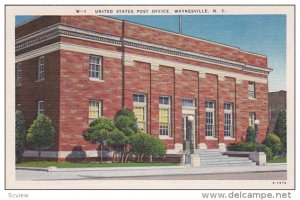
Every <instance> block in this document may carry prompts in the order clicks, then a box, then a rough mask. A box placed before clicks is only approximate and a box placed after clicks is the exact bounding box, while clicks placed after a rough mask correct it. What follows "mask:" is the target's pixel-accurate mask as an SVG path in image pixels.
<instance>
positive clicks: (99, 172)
mask: <svg viewBox="0 0 300 200" xmlns="http://www.w3.org/2000/svg"><path fill="white" fill-rule="evenodd" d="M16 169H17V174H18V171H19V173H21V172H23V173H24V171H27V173H29V174H30V171H32V172H31V173H34V171H36V172H37V171H43V174H44V173H47V177H48V178H50V179H51V177H52V175H54V176H53V178H55V179H57V178H58V179H65V178H70V175H71V176H72V177H75V176H81V175H83V174H84V175H85V176H89V177H90V178H93V177H95V178H96V177H97V178H100V177H103V178H109V177H113V178H116V177H137V176H161V175H186V174H218V173H240V172H276V171H286V170H287V166H286V164H283V163H280V164H278V163H277V164H268V165H266V166H243V167H240V166H231V167H197V168H196V167H190V166H165V167H106V168H103V167H102V168H53V167H50V168H32V167H16ZM51 174H52V175H51ZM45 175H46V174H45ZM32 178H33V177H32ZM17 179H18V178H17Z"/></svg>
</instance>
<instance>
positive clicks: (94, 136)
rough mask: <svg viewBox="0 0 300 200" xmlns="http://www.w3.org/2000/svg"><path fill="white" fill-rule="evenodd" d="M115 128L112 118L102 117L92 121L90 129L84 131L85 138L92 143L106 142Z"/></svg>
mask: <svg viewBox="0 0 300 200" xmlns="http://www.w3.org/2000/svg"><path fill="white" fill-rule="evenodd" d="M115 129H116V127H115V125H114V122H113V121H112V120H110V119H105V118H103V117H100V118H98V119H96V120H94V121H92V122H91V123H90V125H89V129H88V130H87V131H86V132H85V133H84V139H85V140H87V141H90V142H92V143H96V142H98V143H100V144H104V143H105V142H107V140H108V135H109V134H110V133H111V132H113V131H114V130H115Z"/></svg>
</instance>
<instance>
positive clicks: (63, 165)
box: [16, 161, 178, 168]
mask: <svg viewBox="0 0 300 200" xmlns="http://www.w3.org/2000/svg"><path fill="white" fill-rule="evenodd" d="M16 165H17V167H41V168H47V167H50V166H54V167H57V168H86V167H149V166H176V165H178V164H176V163H167V162H153V163H74V162H48V161H41V162H24V163H18V164H16Z"/></svg>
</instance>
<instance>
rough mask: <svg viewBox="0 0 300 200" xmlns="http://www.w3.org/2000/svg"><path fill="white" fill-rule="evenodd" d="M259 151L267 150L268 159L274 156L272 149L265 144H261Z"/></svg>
mask: <svg viewBox="0 0 300 200" xmlns="http://www.w3.org/2000/svg"><path fill="white" fill-rule="evenodd" d="M259 151H261V152H265V154H266V156H267V160H272V158H273V153H272V150H271V149H270V148H269V147H267V146H266V145H265V144H261V145H259Z"/></svg>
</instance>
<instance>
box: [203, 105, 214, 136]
mask: <svg viewBox="0 0 300 200" xmlns="http://www.w3.org/2000/svg"><path fill="white" fill-rule="evenodd" d="M205 107H206V125H205V128H206V129H205V134H206V136H208V137H215V102H214V101H206V102H205Z"/></svg>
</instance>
